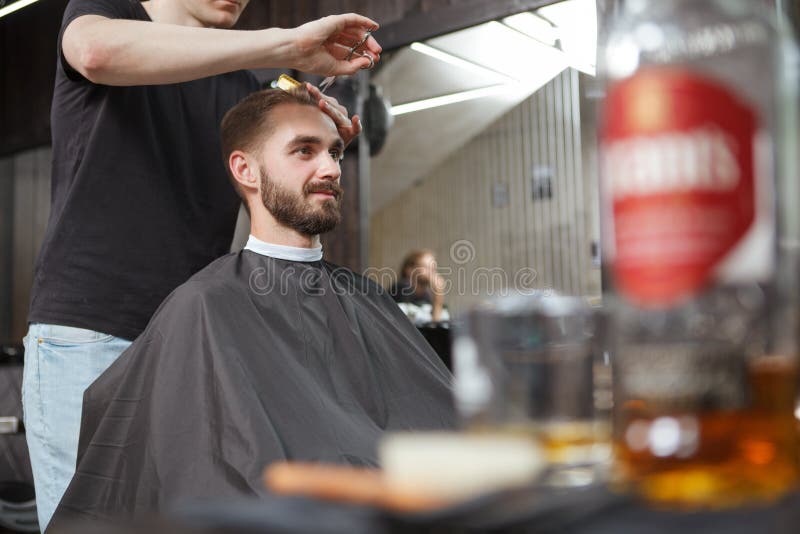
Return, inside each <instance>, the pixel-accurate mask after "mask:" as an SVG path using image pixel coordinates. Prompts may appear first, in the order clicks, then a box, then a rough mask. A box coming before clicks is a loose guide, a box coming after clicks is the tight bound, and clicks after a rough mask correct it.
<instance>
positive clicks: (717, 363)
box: [600, 0, 800, 507]
mask: <svg viewBox="0 0 800 534" xmlns="http://www.w3.org/2000/svg"><path fill="white" fill-rule="evenodd" d="M763 11H764V10H763V8H759V4H758V3H757V2H751V1H749V0H726V1H716V0H709V1H704V2H698V1H695V0H675V1H671V2H663V1H655V0H631V1H630V2H627V3H626V10H625V12H624V13H623V14H622V16H621V17H620V18H619V19H618V20H617V21H616V22H615V23H613V25H612V27H611V29H610V31H609V35H608V39H607V47H606V50H605V52H604V53H601V71H602V72H603V75H604V76H605V78H606V85H607V91H606V93H607V98H606V101H605V103H604V106H603V109H602V110H601V121H600V154H601V165H600V168H601V180H602V187H601V191H602V198H603V206H602V211H603V223H604V239H603V246H604V254H603V258H604V262H605V263H604V271H605V274H606V276H605V279H606V280H608V282H609V284H607V285H606V287H605V297H604V302H605V304H606V306H608V307H609V309H610V311H611V312H612V313H611V314H612V323H613V326H612V330H611V331H612V332H613V334H614V335H613V340H612V348H613V350H612V352H613V368H614V384H615V419H614V423H615V426H614V443H615V451H616V453H617V455H618V460H619V464H618V465H619V475H620V476H621V477H622V479H623V481H624V482H625V483H626V485H631V486H633V487H634V488H636V489H638V490H639V491H640V492H641V493H642V494H643V495H644V496H646V497H647V498H649V499H651V500H653V501H656V502H659V503H664V504H671V505H678V506H690V507H694V506H702V507H720V506H733V505H740V504H742V503H745V502H748V501H752V500H763V499H772V498H776V497H778V496H780V495H782V494H783V493H785V492H787V491H788V490H789V489H791V488H793V487H795V486H796V484H797V481H798V466H797V456H798V446H797V422H796V421H795V419H794V416H793V411H794V403H795V398H796V394H797V363H796V355H797V333H798V319H797V317H798V315H797V304H798V284H797V277H798V273H800V271H799V270H798V250H797V249H798V243H799V241H798V232H799V231H800V223H799V222H798V219H797V216H798V214H797V210H796V208H795V207H794V203H795V202H796V200H797V198H798V183H797V166H796V164H795V152H796V147H797V141H796V137H797V125H796V120H795V113H796V109H795V104H796V98H797V97H796V79H795V78H796V72H795V69H796V50H795V46H794V44H793V43H791V42H790V40H789V39H788V38H787V37H786V35H784V32H783V31H782V30H783V28H776V27H775V25H774V24H772V23H771V22H770V21H768V20H766V18H765V17H764V13H763Z"/></svg>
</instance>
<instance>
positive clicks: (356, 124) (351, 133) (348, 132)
mask: <svg viewBox="0 0 800 534" xmlns="http://www.w3.org/2000/svg"><path fill="white" fill-rule="evenodd" d="M306 89H308V92H309V93H310V94H311V96H312V97H313V98H316V99H317V101H318V103H319V108H320V109H321V110H322V111H324V112H325V113H327V114H328V115H329V116H330V118H332V119H333V122H334V124H336V129H337V130H339V135H340V136H341V137H342V141H344V146H347V145H349V144H350V141H352V140H353V139H355V138H356V137H358V134H360V133H361V130H362V128H361V119H360V118H359V116H358V115H353V116H352V117H348V114H347V108H345V107H344V106H343V105H341V104H339V102H338V101H337V100H336V99H335V98H333V97H332V96H328V95H325V94H323V93H322V92H320V90H319V89H317V88H316V87H314V86H313V85H311V84H310V83H306Z"/></svg>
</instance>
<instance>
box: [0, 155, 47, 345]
mask: <svg viewBox="0 0 800 534" xmlns="http://www.w3.org/2000/svg"><path fill="white" fill-rule="evenodd" d="M50 159H51V151H50V149H49V148H38V149H33V150H27V151H24V152H21V153H19V154H17V155H15V156H13V157H10V158H6V159H5V160H3V161H2V163H0V169H5V170H7V171H10V172H9V174H8V175H7V176H6V180H7V181H11V182H12V185H11V187H10V188H9V189H10V192H11V193H12V194H13V204H14V206H13V209H12V210H11V212H12V217H11V218H10V219H11V221H12V224H13V229H12V231H11V233H10V243H9V242H8V241H7V242H5V243H0V245H2V246H3V250H4V251H8V250H10V251H11V255H10V256H11V261H10V275H9V273H7V274H6V277H5V280H0V283H2V282H5V283H6V284H8V285H10V287H11V302H10V308H9V309H10V313H8V312H6V319H5V325H2V324H0V332H2V331H3V329H5V331H6V332H7V337H6V339H7V340H10V341H13V342H20V341H21V340H22V337H23V336H24V335H25V332H26V331H27V329H28V327H27V321H28V305H29V301H30V290H31V285H32V283H33V268H34V265H35V263H36V255H37V254H38V252H39V249H40V248H41V246H42V240H43V239H44V233H45V229H46V226H47V218H48V216H49V214H50ZM7 238H8V236H7ZM0 341H2V339H0Z"/></svg>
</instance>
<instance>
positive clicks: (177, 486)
mask: <svg viewBox="0 0 800 534" xmlns="http://www.w3.org/2000/svg"><path fill="white" fill-rule="evenodd" d="M222 146H223V150H224V153H225V157H226V158H227V162H228V166H229V171H230V175H231V177H232V179H233V181H234V185H235V187H236V188H237V190H238V192H239V194H240V195H241V196H242V198H243V199H244V201H245V202H246V205H247V207H248V209H249V212H250V216H251V220H252V224H251V236H250V240H249V241H248V243H247V246H246V247H245V249H244V250H242V251H241V252H239V253H234V254H230V255H228V256H224V257H222V258H220V259H219V260H217V261H215V262H213V263H212V264H210V265H209V266H208V267H206V268H205V269H203V270H202V271H200V272H199V273H197V274H196V275H195V276H194V277H192V278H191V279H190V280H189V281H188V282H186V283H185V284H183V285H182V286H180V287H178V288H177V289H176V290H175V291H174V292H173V293H172V294H171V295H170V296H169V297H168V298H167V299H166V300H165V301H164V302H163V303H162V305H161V307H160V308H159V310H158V312H156V314H155V316H154V317H153V318H152V320H151V321H150V323H149V325H148V326H147V329H146V330H145V331H144V333H143V334H142V335H141V336H140V337H139V338H138V339H137V340H136V341H135V342H134V344H133V345H132V346H131V347H130V348H129V349H128V350H127V351H126V352H125V353H124V354H123V355H122V356H121V357H120V358H119V360H117V361H116V362H115V363H114V364H113V365H112V366H111V368H110V369H109V370H108V371H107V372H105V373H104V374H103V375H102V376H101V377H100V378H99V379H98V380H97V381H96V382H95V383H94V384H92V386H91V387H90V388H89V389H88V390H87V391H86V394H85V395H84V416H83V422H82V427H81V437H80V448H79V449H80V450H79V455H78V465H77V471H76V473H75V476H74V478H73V479H72V482H71V484H70V486H69V488H68V490H67V492H66V494H65V496H64V498H63V500H62V501H61V504H60V505H59V508H58V511H57V512H56V516H55V518H54V522H53V526H56V525H58V524H59V523H60V522H62V521H64V520H65V519H75V518H88V517H91V518H99V519H108V518H126V517H130V516H134V515H140V514H149V513H152V512H157V511H159V510H162V509H164V508H165V507H167V506H169V505H170V504H171V503H175V502H179V501H184V500H187V499H200V498H224V497H231V496H238V495H253V494H258V493H259V492H263V491H265V490H264V489H263V487H262V479H261V475H262V470H263V469H264V467H265V466H267V465H268V464H269V463H271V462H274V461H276V460H303V461H316V462H332V463H344V464H352V465H363V466H375V465H377V452H376V445H377V441H378V439H379V438H380V437H381V435H382V434H383V433H384V432H386V431H392V430H411V429H420V430H422V429H443V428H451V427H452V426H453V425H454V421H455V415H454V409H453V405H452V399H451V391H450V381H451V377H450V375H449V373H448V371H447V370H446V368H445V367H444V366H443V365H442V363H441V361H439V358H438V357H437V356H436V354H435V353H434V352H433V350H432V349H431V348H430V346H428V344H427V343H426V342H425V340H424V339H423V338H422V336H421V335H420V334H419V332H418V331H417V330H416V329H415V328H414V327H413V325H412V324H411V323H410V322H409V321H408V319H406V317H405V316H404V315H403V313H402V312H401V310H400V309H399V308H398V307H397V305H396V304H395V303H394V302H393V301H392V299H391V297H390V296H389V295H388V294H385V292H384V291H383V290H382V289H381V287H380V286H378V285H377V284H375V283H373V282H372V281H370V280H368V279H366V278H363V277H361V276H359V275H357V274H355V273H353V272H352V271H350V270H348V269H344V268H340V267H336V266H334V265H331V264H329V263H327V262H325V261H324V260H323V259H322V247H321V245H320V240H319V234H322V233H324V232H327V231H329V230H331V229H332V228H334V226H336V224H337V222H338V221H339V220H340V212H339V206H340V203H341V199H342V187H341V186H340V184H339V177H340V166H339V162H340V159H341V157H342V150H343V143H342V139H341V138H340V137H339V134H338V132H337V129H336V125H335V124H334V122H333V121H332V120H331V118H330V117H328V116H327V115H326V114H325V113H323V112H322V111H321V110H320V109H319V107H318V105H317V101H316V100H315V99H314V98H312V97H311V96H310V95H309V94H308V92H306V90H305V89H300V90H294V91H293V92H291V93H289V92H284V91H282V90H280V89H273V90H265V91H261V92H259V93H255V94H253V95H251V96H249V97H247V98H246V99H244V100H243V101H242V102H241V103H239V104H238V105H237V106H235V107H234V108H233V109H231V110H230V111H229V112H228V114H227V115H226V116H225V118H224V120H223V123H222ZM62 524H63V523H62Z"/></svg>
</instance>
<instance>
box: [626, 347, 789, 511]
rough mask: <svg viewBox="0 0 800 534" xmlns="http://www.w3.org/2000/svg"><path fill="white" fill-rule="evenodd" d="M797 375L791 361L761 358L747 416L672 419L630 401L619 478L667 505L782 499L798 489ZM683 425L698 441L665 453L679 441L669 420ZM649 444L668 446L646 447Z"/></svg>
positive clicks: (753, 370) (753, 373)
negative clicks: (689, 427) (688, 423)
mask: <svg viewBox="0 0 800 534" xmlns="http://www.w3.org/2000/svg"><path fill="white" fill-rule="evenodd" d="M797 372H798V369H797V365H796V363H795V362H794V360H792V359H790V358H786V357H780V356H770V357H762V358H758V359H757V360H756V361H754V362H753V363H752V365H751V366H750V368H749V369H748V379H749V387H750V403H749V407H748V408H747V409H744V410H732V411H711V412H700V413H696V414H687V413H686V412H683V413H671V414H670V413H665V412H663V411H658V413H656V410H654V409H653V408H652V407H649V406H648V405H647V403H646V402H644V401H639V400H628V401H626V402H624V404H623V405H622V406H620V407H618V409H620V410H622V413H621V417H620V418H618V421H619V422H620V428H619V429H615V438H614V452H615V457H616V460H617V475H619V479H620V480H622V481H623V482H624V483H625V484H632V485H633V486H634V487H635V488H636V489H637V490H638V491H639V492H640V493H641V494H642V495H643V496H644V497H645V498H647V499H648V500H650V501H652V502H654V503H661V504H665V505H677V506H686V507H710V508H718V507H728V506H736V505H739V504H742V503H746V502H752V501H767V500H772V499H775V498H777V497H779V496H781V495H783V494H784V493H786V492H787V491H789V490H791V489H792V488H794V487H796V485H797V484H798V452H799V451H798V422H797V420H796V418H795V416H794V408H795V400H796V393H797ZM687 418H688V419H687ZM679 420H680V421H687V420H689V421H692V424H693V426H692V432H691V433H692V436H689V437H688V438H687V437H686V436H684V437H683V439H684V441H685V442H686V443H687V446H685V447H683V449H684V450H682V451H680V453H675V454H665V452H668V449H669V446H668V445H669V441H670V440H673V441H674V439H675V436H674V435H670V430H671V431H672V432H673V434H674V430H675V428H676V426H675V425H672V426H670V421H679ZM657 421H660V422H661V423H664V422H665V421H666V423H667V424H661V426H660V427H659V429H660V430H663V429H666V430H667V432H661V434H660V436H659V432H658V431H653V430H652V429H654V428H655V427H656V425H655V423H656V422H657ZM648 425H649V427H648ZM647 439H650V441H651V442H653V441H658V440H659V439H661V440H662V444H663V443H664V440H666V443H667V446H663V445H662V446H661V447H659V446H658V444H657V443H656V444H655V445H653V443H650V445H649V446H644V441H646V440H647ZM690 442H693V443H690ZM653 449H655V451H657V452H659V454H656V453H655V452H654V450H653Z"/></svg>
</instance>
